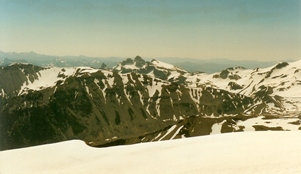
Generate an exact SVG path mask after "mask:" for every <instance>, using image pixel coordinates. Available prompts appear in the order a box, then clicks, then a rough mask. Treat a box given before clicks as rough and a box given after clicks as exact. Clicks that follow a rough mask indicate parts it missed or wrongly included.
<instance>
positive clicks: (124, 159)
mask: <svg viewBox="0 0 301 174" xmlns="http://www.w3.org/2000/svg"><path fill="white" fill-rule="evenodd" d="M300 164H301V132H300V131H291V132H284V131H279V132H278V131H276V132H248V133H231V134H221V135H211V136H202V137H195V138H187V139H178V140H172V141H163V142H154V143H144V144H136V145H127V146H116V147H109V148H92V147H89V146H87V145H85V144H84V143H83V142H81V141H77V140H75V141H67V142H61V143H56V144H50V145H43V146H36V147H30V148H24V149H17V150H9V151H2V152H0V173H1V174H17V173H20V174H21V173H22V174H46V173H47V174H48V173H56V174H59V173H60V174H74V173H77V174H81V173H210V174H212V173H221V172H222V173H224V174H225V173H226V174H227V173H229V174H235V173H240V174H241V173H243V174H246V173H250V174H252V173H257V174H258V173H273V174H277V173H281V174H283V173H286V174H291V173H296V174H297V173H301V165H300Z"/></svg>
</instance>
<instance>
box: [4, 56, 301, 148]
mask: <svg viewBox="0 0 301 174" xmlns="http://www.w3.org/2000/svg"><path fill="white" fill-rule="evenodd" d="M300 91H301V60H299V61H295V62H289V63H288V62H280V63H278V64H275V65H272V66H270V67H266V68H256V69H245V68H243V67H233V68H227V69H225V70H222V71H221V72H218V73H211V74H210V73H209V74H208V73H192V72H189V71H187V70H185V69H183V68H180V67H178V66H175V65H172V64H169V63H165V62H162V61H159V60H156V59H152V60H150V61H148V60H144V59H142V58H141V57H139V56H137V57H135V58H133V59H132V58H128V59H126V60H123V61H121V62H120V63H117V64H116V65H115V66H114V67H112V68H107V67H103V68H91V67H87V66H80V67H55V66H53V67H42V66H36V65H32V64H28V63H27V64H24V63H13V64H10V65H8V66H2V67H0V139H1V141H0V150H4V149H12V148H19V147H26V146H32V145H38V144H44V143H51V142H57V141H63V140H69V139H81V140H84V141H85V142H86V143H87V144H89V145H91V146H97V147H103V146H111V145H118V144H132V143H138V142H149V141H161V140H169V139H174V138H183V137H192V136H198V135H208V134H215V133H223V132H236V131H252V130H298V129H301V125H300V118H301V115H300V108H301V93H300Z"/></svg>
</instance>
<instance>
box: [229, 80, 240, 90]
mask: <svg viewBox="0 0 301 174" xmlns="http://www.w3.org/2000/svg"><path fill="white" fill-rule="evenodd" d="M228 86H229V87H230V89H231V90H237V89H242V88H243V87H242V86H240V85H239V84H237V83H235V82H229V84H228Z"/></svg>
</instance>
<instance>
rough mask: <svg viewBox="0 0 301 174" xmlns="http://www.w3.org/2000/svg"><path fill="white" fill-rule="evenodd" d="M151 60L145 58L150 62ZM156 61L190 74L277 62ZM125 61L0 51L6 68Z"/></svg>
mask: <svg viewBox="0 0 301 174" xmlns="http://www.w3.org/2000/svg"><path fill="white" fill-rule="evenodd" d="M151 59H152V58H145V60H148V61H150V60H151ZM156 59H157V60H160V61H163V62H167V63H171V64H173V65H176V66H178V67H181V68H184V69H185V70H187V71H190V72H207V73H213V72H219V71H222V70H223V69H226V68H229V67H233V66H243V67H245V68H262V67H267V66H271V65H273V64H275V63H277V62H273V61H237V60H229V59H202V60H200V59H190V58H156ZM122 60H125V58H121V57H107V58H104V57H87V56H52V55H43V54H38V53H35V52H25V53H16V52H2V51H0V66H7V65H10V64H12V63H29V64H33V65H37V66H43V67H46V66H56V67H76V66H89V67H93V68H103V67H109V68H112V67H113V66H115V65H117V63H119V62H121V61H122Z"/></svg>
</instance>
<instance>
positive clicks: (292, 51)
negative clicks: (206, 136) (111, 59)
mask: <svg viewBox="0 0 301 174" xmlns="http://www.w3.org/2000/svg"><path fill="white" fill-rule="evenodd" d="M0 50H2V51H17V52H27V51H35V52H39V53H44V54H54V55H87V56H101V57H106V56H121V57H133V56H135V55H141V56H143V57H190V58H200V59H202V58H203V59H208V58H230V59H259V60H280V59H282V60H285V59H301V0H114V1H113V0H0Z"/></svg>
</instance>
